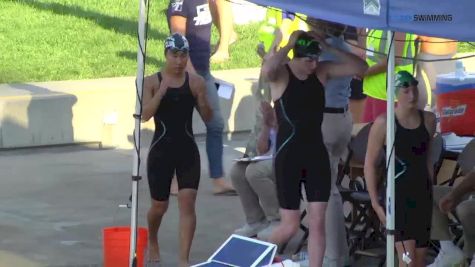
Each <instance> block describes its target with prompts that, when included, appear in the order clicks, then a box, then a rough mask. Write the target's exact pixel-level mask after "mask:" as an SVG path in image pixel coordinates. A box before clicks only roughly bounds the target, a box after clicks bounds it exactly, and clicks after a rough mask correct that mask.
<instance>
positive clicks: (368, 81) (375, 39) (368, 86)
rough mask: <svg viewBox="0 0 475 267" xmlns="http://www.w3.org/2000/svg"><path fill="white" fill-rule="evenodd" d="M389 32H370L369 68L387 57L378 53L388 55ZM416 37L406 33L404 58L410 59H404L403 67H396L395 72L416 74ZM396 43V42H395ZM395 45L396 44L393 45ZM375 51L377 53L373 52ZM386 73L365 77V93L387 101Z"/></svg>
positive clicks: (367, 58)
mask: <svg viewBox="0 0 475 267" xmlns="http://www.w3.org/2000/svg"><path fill="white" fill-rule="evenodd" d="M387 39H388V32H387V31H382V30H370V31H369V32H368V36H367V38H366V49H368V50H369V51H366V63H368V66H370V67H371V66H373V65H376V64H377V63H378V62H380V61H381V60H383V58H384V57H385V55H381V54H379V53H376V52H380V53H384V54H386V55H387V54H388V52H389V43H390V42H389V41H388V40H387ZM415 39H416V35H414V34H411V33H406V42H404V49H403V54H402V57H405V58H408V59H405V58H404V59H402V63H401V65H396V66H395V72H396V73H397V72H399V71H402V70H405V71H408V72H409V73H412V74H414V60H413V58H414V55H415V49H416V48H415V43H414V40H415ZM394 42H396V41H394ZM393 45H394V43H393ZM373 51H375V52H373ZM386 79H387V78H386V72H383V73H378V74H374V75H371V76H366V77H364V80H363V92H364V93H365V94H366V95H367V96H370V97H372V98H376V99H381V100H386Z"/></svg>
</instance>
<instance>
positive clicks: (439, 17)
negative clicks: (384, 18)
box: [390, 14, 454, 22]
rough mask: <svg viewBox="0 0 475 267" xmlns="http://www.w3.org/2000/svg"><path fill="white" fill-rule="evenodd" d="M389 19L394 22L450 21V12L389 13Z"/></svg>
mask: <svg viewBox="0 0 475 267" xmlns="http://www.w3.org/2000/svg"><path fill="white" fill-rule="evenodd" d="M390 19H391V20H392V21H395V22H451V21H453V20H454V16H453V15H451V14H391V15H390Z"/></svg>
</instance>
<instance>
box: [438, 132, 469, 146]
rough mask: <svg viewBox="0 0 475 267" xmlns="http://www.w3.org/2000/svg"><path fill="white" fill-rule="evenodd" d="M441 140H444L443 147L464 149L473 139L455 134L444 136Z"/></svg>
mask: <svg viewBox="0 0 475 267" xmlns="http://www.w3.org/2000/svg"><path fill="white" fill-rule="evenodd" d="M442 138H444V142H445V147H452V148H464V147H465V146H466V145H467V144H468V143H470V141H472V139H473V137H462V136H457V135H456V134H455V133H450V134H444V135H442Z"/></svg>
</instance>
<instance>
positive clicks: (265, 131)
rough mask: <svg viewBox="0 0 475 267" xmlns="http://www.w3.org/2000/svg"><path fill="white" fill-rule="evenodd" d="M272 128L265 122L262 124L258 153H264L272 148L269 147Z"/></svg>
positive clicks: (258, 140) (258, 139) (257, 147)
mask: <svg viewBox="0 0 475 267" xmlns="http://www.w3.org/2000/svg"><path fill="white" fill-rule="evenodd" d="M270 130H271V128H270V127H269V126H267V125H265V124H263V125H262V128H261V131H260V132H259V136H258V138H257V146H256V149H257V154H258V155H264V154H265V153H267V152H268V151H269V149H270V147H269V136H270Z"/></svg>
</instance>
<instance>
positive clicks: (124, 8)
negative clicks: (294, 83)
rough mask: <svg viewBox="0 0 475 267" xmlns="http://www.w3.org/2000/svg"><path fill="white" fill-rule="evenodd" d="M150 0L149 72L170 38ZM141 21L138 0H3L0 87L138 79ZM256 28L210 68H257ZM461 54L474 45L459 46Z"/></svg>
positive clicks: (158, 2) (161, 4) (240, 29)
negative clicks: (103, 79) (22, 83)
mask: <svg viewBox="0 0 475 267" xmlns="http://www.w3.org/2000/svg"><path fill="white" fill-rule="evenodd" d="M150 1H151V2H150V3H151V10H150V18H149V23H150V30H149V38H148V39H149V41H148V51H147V60H146V61H147V64H146V73H147V74H149V73H153V72H155V71H157V70H158V69H159V68H160V66H161V65H162V64H163V60H164V58H163V48H162V43H163V39H164V37H165V36H166V35H167V34H168V27H167V23H166V16H165V9H166V6H167V3H168V0H150ZM137 17H138V1H137V0H0V18H2V20H1V23H0V83H12V82H29V81H51V80H72V79H89V78H103V77H115V76H135V74H136V71H137V63H136V58H137V36H136V33H137ZM257 29H258V24H251V25H246V26H236V32H237V33H238V35H239V40H238V41H237V42H236V43H235V44H234V45H232V46H231V48H230V49H231V51H230V52H231V60H230V61H228V62H226V63H223V64H216V65H212V69H214V70H216V69H231V68H245V67H257V66H259V62H260V60H259V58H258V57H257V55H256V53H255V52H254V51H255V47H256V44H257V36H256V32H257ZM217 39H218V38H217V32H216V29H215V28H213V33H212V43H216V41H217ZM459 52H475V46H473V45H469V44H464V43H461V44H459Z"/></svg>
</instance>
